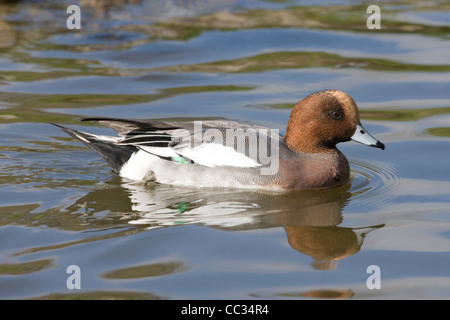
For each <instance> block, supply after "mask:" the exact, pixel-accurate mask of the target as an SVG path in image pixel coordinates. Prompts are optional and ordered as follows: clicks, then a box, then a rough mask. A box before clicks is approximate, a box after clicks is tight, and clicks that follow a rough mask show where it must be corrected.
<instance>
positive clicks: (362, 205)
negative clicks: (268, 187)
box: [0, 0, 450, 299]
mask: <svg viewBox="0 0 450 320" xmlns="http://www.w3.org/2000/svg"><path fill="white" fill-rule="evenodd" d="M123 2H125V1H123ZM72 3H73V1H50V0H48V1H40V2H36V1H11V2H8V4H3V3H2V4H0V150H1V152H0V166H1V167H0V168H1V169H0V170H1V171H0V239H1V241H0V298H2V299H30V298H37V299H45V298H55V299H64V298H69V299H314V298H326V299H328V298H344V299H391V298H406V299H422V298H425V299H429V298H439V299H440V298H450V271H449V270H450V37H449V34H450V33H449V31H450V21H449V15H450V6H449V4H448V2H447V1H437V0H436V1H428V2H426V3H425V2H418V3H417V2H414V1H401V0H396V1H389V2H381V1H380V2H379V3H377V5H379V7H380V8H381V29H380V30H376V29H374V30H369V29H368V28H367V26H366V20H367V18H368V17H369V14H367V13H366V9H367V6H368V5H367V4H366V3H364V2H359V1H325V0H323V1H310V2H308V1H306V2H305V1H295V0H293V1H289V0H288V1H262V0H261V1H259V0H249V1H246V0H243V1H239V0H238V1H233V0H230V1H213V0H200V1H189V0H185V1H148V0H142V1H128V3H127V4H123V3H122V1H111V2H109V3H110V4H109V5H108V6H101V4H100V3H101V2H98V3H97V2H96V1H90V2H89V1H84V2H81V3H78V4H79V5H80V7H81V12H82V20H81V30H68V29H67V28H66V19H67V18H68V16H69V14H67V13H66V8H67V6H68V5H69V4H72ZM326 88H335V89H340V90H343V91H346V92H348V93H349V94H350V95H351V96H352V97H353V98H354V99H355V100H356V102H357V103H358V105H359V108H360V112H361V118H362V122H363V124H364V125H365V127H366V128H367V129H368V131H370V132H371V133H372V134H373V135H374V136H376V137H377V138H378V139H379V140H381V141H382V142H384V143H385V144H386V150H384V151H381V150H379V149H374V148H367V147H366V146H363V145H360V144H356V143H353V142H349V143H345V144H340V145H339V148H340V150H341V151H342V152H344V153H345V154H346V155H347V157H348V158H349V161H350V164H351V169H352V179H351V181H350V183H349V184H347V185H345V186H342V187H339V188H335V189H331V190H322V191H305V192H289V193H271V192H257V191H246V190H231V189H226V190H211V189H203V190H201V189H189V188H180V187H174V186H167V185H156V184H147V185H145V186H144V185H139V184H132V183H129V182H127V181H124V180H122V179H121V178H119V177H117V176H115V175H114V174H113V173H112V172H111V171H110V169H109V167H108V166H107V165H106V163H105V162H104V161H103V160H102V159H101V158H100V157H99V156H98V155H97V154H95V153H94V152H93V151H90V150H88V149H87V148H85V147H84V146H83V145H81V144H80V143H78V142H76V141H74V140H73V139H72V138H70V137H68V136H67V135H65V134H64V133H63V132H62V131H60V130H59V129H58V128H56V127H54V126H51V125H50V124H49V123H50V122H56V123H60V124H63V125H67V126H71V127H73V128H76V129H82V130H85V131H90V132H93V133H98V134H109V133H111V132H110V130H109V129H106V128H103V127H100V126H96V125H92V124H88V123H81V122H80V121H79V119H80V118H83V117H86V116H107V117H127V118H136V119H150V118H158V119H168V118H171V119H197V118H200V119H230V120H238V121H242V122H251V123H257V124H261V125H265V126H268V127H270V128H274V129H279V130H280V132H284V130H285V128H286V123H287V120H288V117H289V113H290V110H291V108H292V106H293V105H294V104H295V103H296V102H297V101H298V100H299V99H301V98H302V97H304V96H306V95H308V94H309V93H311V92H314V91H318V90H322V89H326ZM71 265H76V266H78V267H79V270H80V278H79V279H80V280H81V289H72V290H71V289H69V288H68V286H67V280H68V278H69V276H71V273H67V270H68V267H69V266H71ZM373 265H375V266H377V267H378V268H379V269H378V270H379V273H376V274H372V273H371V272H370V271H369V273H368V267H369V266H373ZM369 270H370V269H369ZM372 275H377V276H378V277H377V278H374V277H371V276H372ZM371 281H372V282H371ZM374 281H375V282H376V281H377V283H379V284H380V286H381V287H380V288H372V287H371V285H370V284H374V283H375V282H374ZM368 283H369V285H368Z"/></svg>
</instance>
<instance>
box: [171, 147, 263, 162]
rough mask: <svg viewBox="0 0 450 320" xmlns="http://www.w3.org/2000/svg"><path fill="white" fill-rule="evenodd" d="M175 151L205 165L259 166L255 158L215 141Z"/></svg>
mask: <svg viewBox="0 0 450 320" xmlns="http://www.w3.org/2000/svg"><path fill="white" fill-rule="evenodd" d="M177 153H178V154H179V155H181V156H184V157H188V158H189V159H191V160H192V161H194V162H195V163H197V164H200V165H203V166H206V167H220V166H232V167H241V168H244V167H245V168H251V167H259V166H261V164H260V163H258V162H257V161H256V160H255V159H252V158H250V157H248V156H246V155H245V154H243V153H240V152H238V151H236V150H235V149H234V148H232V147H228V146H224V145H221V144H217V143H202V144H201V145H199V146H197V147H194V148H182V149H180V150H177Z"/></svg>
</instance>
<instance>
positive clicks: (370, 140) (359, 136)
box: [351, 124, 384, 150]
mask: <svg viewBox="0 0 450 320" xmlns="http://www.w3.org/2000/svg"><path fill="white" fill-rule="evenodd" d="M351 139H352V140H353V141H356V142H359V143H362V144H365V145H368V146H369V147H375V148H380V149H382V150H384V143H382V142H380V141H378V140H377V139H375V138H374V137H373V136H372V135H371V134H370V133H369V132H367V130H366V129H364V128H363V126H361V125H359V124H357V125H356V131H355V133H354V134H353V136H352V138H351Z"/></svg>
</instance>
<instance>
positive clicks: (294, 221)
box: [72, 183, 383, 269]
mask: <svg viewBox="0 0 450 320" xmlns="http://www.w3.org/2000/svg"><path fill="white" fill-rule="evenodd" d="M112 185H114V183H112ZM349 188H350V185H345V186H342V187H339V188H334V189H331V190H321V191H302V192H288V193H273V192H270V193H266V192H256V191H239V190H238V191H236V190H234V189H233V190H227V189H225V190H224V189H186V188H178V187H174V186H167V185H156V184H152V185H142V184H122V188H118V187H116V188H99V189H97V190H95V191H92V192H91V193H90V194H88V195H86V196H85V197H83V198H81V199H79V200H78V201H77V202H76V204H74V205H73V206H72V207H78V208H80V207H83V208H84V209H83V210H86V211H87V212H89V211H92V212H102V211H103V212H104V211H110V212H111V211H115V213H114V212H111V215H114V216H116V217H117V216H120V217H121V219H122V222H123V220H126V221H127V223H129V224H132V225H142V227H145V228H147V229H153V228H162V227H168V226H175V225H183V224H200V225H206V226H209V227H213V228H220V229H223V230H248V229H264V228H273V227H282V228H284V230H285V231H286V235H287V240H288V243H289V245H290V246H291V247H292V248H293V249H295V250H297V251H299V252H301V253H303V254H306V255H308V256H311V257H312V258H313V259H314V262H313V263H312V265H313V267H314V268H317V269H333V268H335V267H336V261H338V260H340V259H343V258H345V257H348V256H350V255H353V254H355V253H357V252H358V251H359V250H360V249H361V246H362V244H363V241H364V238H365V236H366V235H367V234H368V233H369V232H370V231H373V230H375V229H377V228H380V227H382V226H383V225H376V226H367V227H358V228H348V227H339V226H338V225H339V224H340V223H341V222H342V220H343V217H342V210H343V208H344V207H345V205H346V203H347V201H348V199H349V198H350V196H351V193H350V192H349Z"/></svg>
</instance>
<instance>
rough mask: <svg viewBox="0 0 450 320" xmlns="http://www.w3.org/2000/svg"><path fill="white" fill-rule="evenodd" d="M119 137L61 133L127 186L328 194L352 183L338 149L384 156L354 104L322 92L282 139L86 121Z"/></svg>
mask: <svg viewBox="0 0 450 320" xmlns="http://www.w3.org/2000/svg"><path fill="white" fill-rule="evenodd" d="M82 121H94V122H98V123H100V124H102V125H106V126H108V127H110V128H111V129H113V130H115V131H116V132H117V134H118V135H117V136H103V135H95V134H90V133H85V132H81V131H77V130H74V129H70V128H67V127H63V126H60V125H57V126H58V127H60V128H61V129H62V130H63V131H65V132H66V133H68V134H69V135H71V136H72V137H74V138H76V139H78V140H79V141H81V142H83V143H84V144H86V145H87V146H88V147H90V148H92V149H93V150H95V151H97V152H98V153H99V154H100V155H101V156H102V157H103V158H105V159H106V161H107V162H108V164H109V165H110V166H111V168H112V170H113V172H115V173H116V174H118V175H120V176H121V177H123V178H125V179H128V180H133V181H143V182H149V181H154V182H157V183H164V184H172V185H180V186H190V187H232V188H256V189H273V190H299V189H320V188H331V187H336V186H339V185H342V184H345V183H347V182H348V181H349V179H350V166H349V163H348V160H347V158H346V157H345V155H344V154H343V153H342V152H341V151H339V150H338V149H337V148H336V145H337V144H338V143H340V142H345V141H350V140H353V141H356V142H359V143H362V144H365V145H368V146H370V147H376V148H380V149H383V150H384V148H385V146H384V144H383V143H381V142H380V141H378V140H377V139H375V138H374V137H373V136H372V135H370V134H369V133H368V132H367V130H366V129H364V128H363V126H362V124H361V121H360V118H359V111H358V107H357V105H356V103H355V101H354V100H353V99H352V98H351V97H350V96H349V95H348V94H347V93H345V92H342V91H339V90H323V91H319V92H315V93H313V94H310V95H309V96H307V97H305V98H303V99H302V100H300V101H299V102H298V103H297V104H296V105H295V106H294V108H293V110H292V112H291V114H290V117H289V121H288V125H287V129H286V133H285V135H284V137H283V136H281V135H279V133H278V131H277V130H273V129H269V128H265V127H261V126H256V125H250V124H243V123H239V122H235V121H225V120H208V121H190V122H176V121H174V122H168V121H156V120H150V121H139V120H128V119H117V118H85V119H82Z"/></svg>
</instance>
